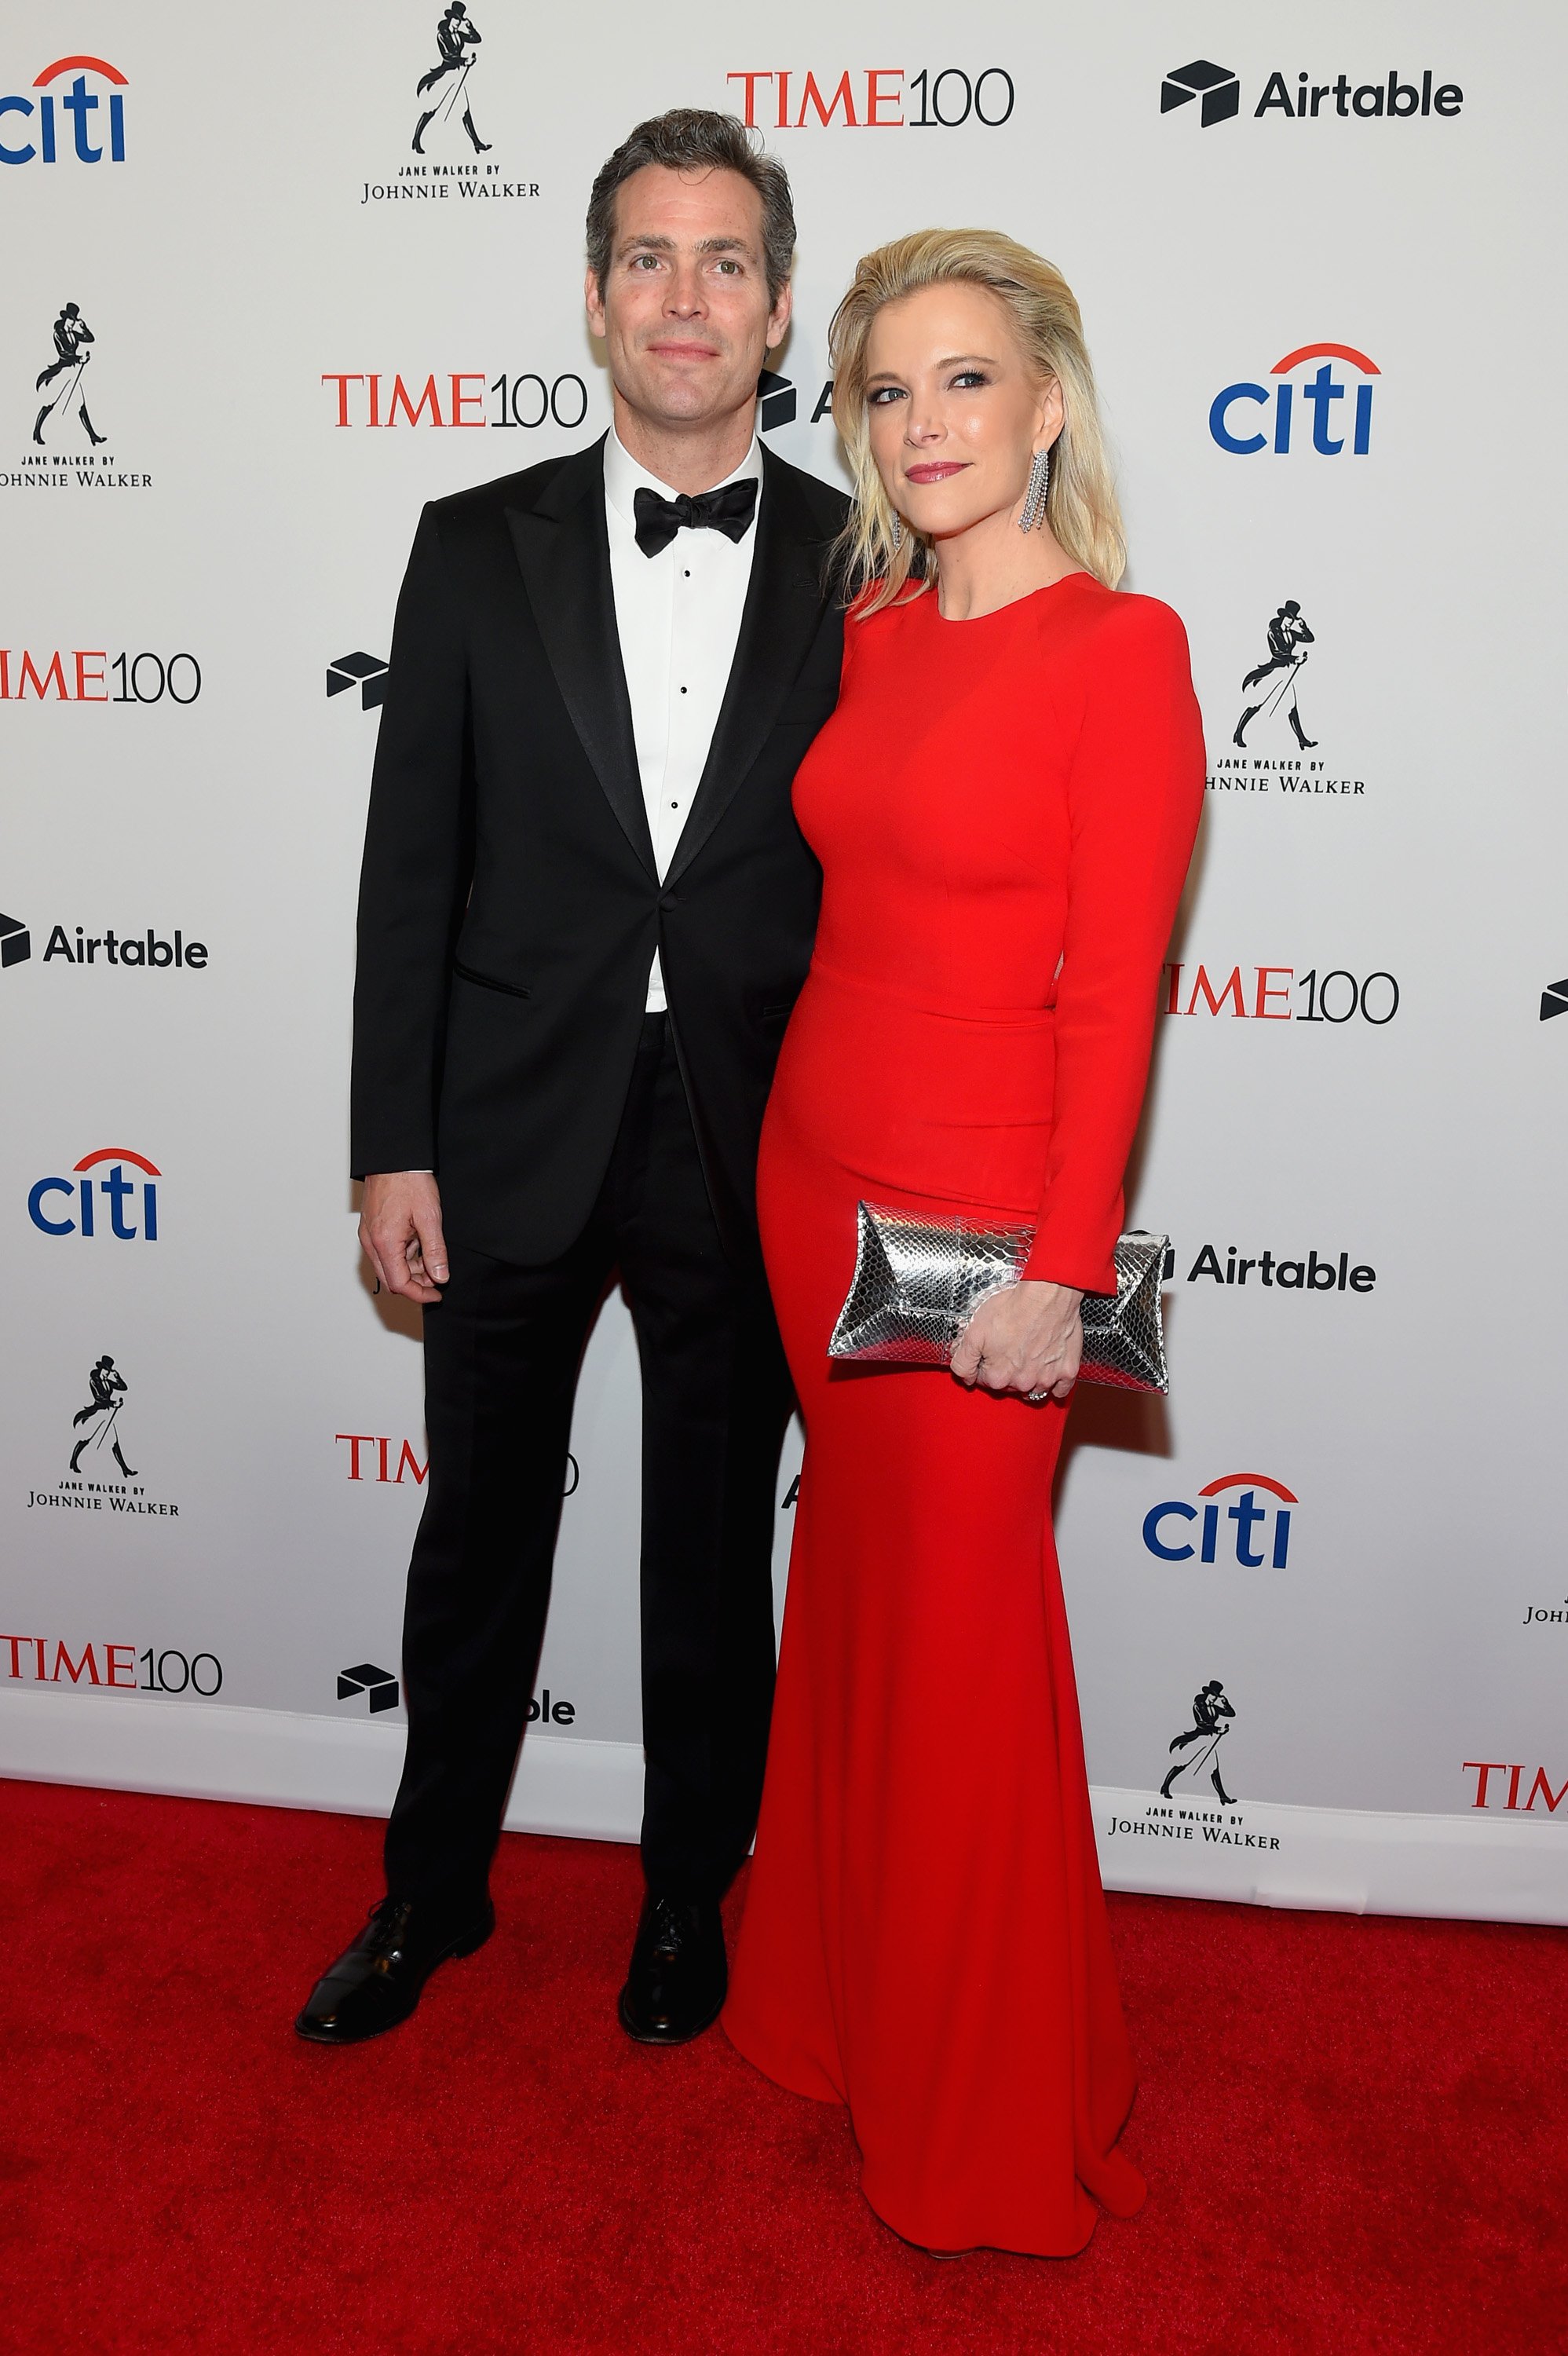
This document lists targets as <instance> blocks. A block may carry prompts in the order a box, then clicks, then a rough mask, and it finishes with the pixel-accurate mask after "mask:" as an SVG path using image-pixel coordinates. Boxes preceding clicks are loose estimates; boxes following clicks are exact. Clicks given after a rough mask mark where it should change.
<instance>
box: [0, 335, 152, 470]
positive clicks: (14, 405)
mask: <svg viewBox="0 0 1568 2356" xmlns="http://www.w3.org/2000/svg"><path fill="white" fill-rule="evenodd" d="M30 332H31V333H34V334H36V332H37V330H36V328H35V329H34V330H32V331H30ZM49 339H50V341H51V342H52V344H53V346H54V351H53V355H52V357H51V358H50V359H47V360H45V362H44V365H43V367H42V368H41V369H38V370H37V374H36V376H35V377H34V380H33V384H32V389H31V393H30V395H29V394H28V393H27V392H26V391H24V390H23V388H22V387H20V386H18V387H16V391H15V392H14V394H11V395H8V396H7V406H8V408H11V409H13V410H19V409H21V408H22V405H23V402H25V401H27V400H28V399H29V398H30V400H31V402H32V412H31V424H32V431H31V434H30V436H29V438H28V439H27V442H26V444H24V445H23V447H22V451H21V455H20V456H19V457H18V459H17V460H16V464H15V465H14V466H13V467H12V468H11V469H10V470H8V471H0V488H3V489H6V490H54V491H59V490H71V489H80V490H88V491H92V490H96V491H127V490H133V491H143V490H148V489H150V488H151V487H152V481H153V478H152V477H151V475H149V474H146V473H144V472H137V473H134V474H130V473H127V472H126V471H125V470H124V468H123V465H122V463H121V462H120V460H119V457H118V454H117V453H116V452H115V451H113V450H112V449H111V448H110V447H109V446H108V444H109V433H108V430H107V412H103V411H101V410H100V402H99V393H98V390H97V371H96V369H93V370H92V371H91V373H92V403H93V406H92V409H91V410H90V409H89V407H88V391H89V382H88V380H89V372H90V369H91V363H92V361H93V360H94V359H95V357H96V354H97V350H98V337H97V336H96V335H95V334H94V332H93V330H92V328H91V327H89V325H88V323H87V320H86V318H85V316H83V313H82V308H81V305H80V303H65V304H62V305H61V306H60V309H59V313H58V314H57V316H55V318H54V319H53V320H52V321H51V322H50V326H49ZM35 348H36V346H35ZM18 422H19V421H18ZM101 428H102V429H103V430H100V429H101Z"/></svg>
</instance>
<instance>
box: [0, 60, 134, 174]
mask: <svg viewBox="0 0 1568 2356" xmlns="http://www.w3.org/2000/svg"><path fill="white" fill-rule="evenodd" d="M89 74H91V76H92V78H93V80H95V81H106V82H108V83H109V85H110V90H109V105H108V117H109V120H108V134H109V160H110V162H111V163H112V164H123V162H124V161H125V99H124V91H125V76H124V75H123V73H122V72H121V70H120V69H119V67H118V66H112V65H111V64H110V62H109V60H108V59H107V58H89V57H71V58H57V59H55V61H54V63H53V65H52V66H46V67H45V68H44V70H43V71H42V73H41V74H36V75H35V76H34V78H33V88H34V90H35V91H37V92H38V93H39V95H38V96H37V98H36V99H34V98H29V97H27V96H25V95H24V94H22V93H21V92H18V91H13V92H12V94H11V95H10V96H9V97H6V98H0V117H4V116H5V115H10V114H16V115H20V116H21V117H22V122H21V123H17V124H16V125H15V126H13V125H11V124H9V123H6V124H5V126H4V128H5V131H7V132H10V133H11V134H12V135H13V136H16V135H17V134H21V135H22V136H24V137H25V138H26V140H27V145H25V146H21V147H13V146H11V145H9V144H8V143H7V141H6V140H5V138H4V137H3V136H0V164H31V163H33V162H35V161H37V162H41V163H45V164H53V163H55V162H56V161H57V160H58V158H59V124H58V123H57V122H56V119H55V108H56V106H57V104H58V105H59V107H60V108H61V109H62V110H63V112H65V113H66V114H68V115H69V117H70V128H71V142H72V147H73V149H74V152H75V155H76V159H77V162H78V163H79V164H101V163H102V161H103V149H102V147H101V145H100V146H94V145H93V139H94V137H95V135H96V137H98V138H99V139H100V140H101V138H102V136H103V132H104V125H103V123H101V122H100V123H95V122H94V121H93V120H92V117H93V116H94V115H95V114H97V113H98V112H99V110H100V107H101V103H102V102H101V100H100V98H99V95H98V92H97V91H95V90H89V88H88V86H87V78H88V76H89ZM67 75H69V77H70V80H69V86H68V87H67V88H66V89H65V90H62V91H57V90H55V89H54V88H53V87H52V85H53V84H54V83H56V82H58V81H60V80H63V79H64V78H65V77H66V76H67Z"/></svg>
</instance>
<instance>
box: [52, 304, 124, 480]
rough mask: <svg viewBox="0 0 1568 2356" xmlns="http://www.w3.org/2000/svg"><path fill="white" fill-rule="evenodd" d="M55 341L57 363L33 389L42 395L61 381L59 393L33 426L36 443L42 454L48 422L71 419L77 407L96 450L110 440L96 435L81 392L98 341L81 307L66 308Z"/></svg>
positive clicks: (55, 330)
mask: <svg viewBox="0 0 1568 2356" xmlns="http://www.w3.org/2000/svg"><path fill="white" fill-rule="evenodd" d="M54 338H55V356H54V359H52V360H51V361H50V363H49V365H48V368H47V369H44V370H43V371H42V373H41V374H40V375H39V377H38V380H37V383H36V385H35V386H34V388H33V389H34V391H36V392H42V391H44V390H45V388H46V387H47V386H48V385H51V384H54V383H56V382H57V381H58V383H59V391H57V392H51V393H50V394H49V396H48V400H47V401H46V402H44V405H43V407H42V408H41V409H40V410H39V412H38V413H37V418H36V420H35V421H34V424H33V440H34V441H35V442H36V443H37V445H38V447H39V449H40V450H41V449H42V448H43V446H44V427H45V425H46V424H47V423H48V420H49V419H50V418H51V417H53V416H54V415H55V414H56V413H57V412H59V413H62V414H65V415H69V412H70V410H71V406H72V404H73V403H74V404H75V407H76V413H77V415H78V416H79V417H80V420H81V423H82V424H83V425H84V426H85V427H86V428H87V438H88V440H89V441H90V442H91V444H92V445H93V447H94V448H95V449H96V448H97V446H98V444H100V443H101V442H105V441H107V440H108V438H109V437H108V435H107V434H98V433H95V432H94V431H93V424H92V420H91V417H89V415H88V413H87V396H86V394H85V393H84V392H83V391H82V390H81V380H82V374H83V371H84V370H85V369H86V367H87V364H88V361H89V360H90V359H91V358H92V354H91V352H90V351H89V349H88V346H89V345H90V344H91V343H93V342H95V341H96V340H97V339H96V337H94V335H93V332H92V329H91V327H89V326H88V324H87V321H86V320H85V319H84V318H83V317H82V316H81V311H80V305H77V304H75V303H68V304H67V305H66V306H65V308H64V310H62V311H61V313H60V315H59V318H58V319H57V320H56V321H55V324H54Z"/></svg>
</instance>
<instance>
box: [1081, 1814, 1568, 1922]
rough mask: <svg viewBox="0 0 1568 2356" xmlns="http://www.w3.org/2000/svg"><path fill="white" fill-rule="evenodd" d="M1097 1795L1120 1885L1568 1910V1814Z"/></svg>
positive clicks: (1250, 1898)
mask: <svg viewBox="0 0 1568 2356" xmlns="http://www.w3.org/2000/svg"><path fill="white" fill-rule="evenodd" d="M1091 1796H1092V1798H1093V1806H1094V1837H1095V1840H1096V1843H1097V1845H1098V1847H1099V1851H1100V1872H1101V1876H1102V1878H1103V1879H1104V1884H1105V1887H1106V1889H1107V1890H1147V1891H1149V1892H1151V1893H1153V1894H1155V1895H1157V1896H1170V1897H1178V1898H1229V1899H1239V1900H1242V1901H1244V1902H1246V1903H1248V1904H1252V1905H1256V1906H1305V1907H1321V1908H1322V1909H1324V1910H1325V1911H1326V1912H1335V1913H1349V1914H1425V1915H1438V1916H1451V1917H1456V1918H1458V1919H1461V1920H1468V1921H1476V1922H1568V1826H1564V1825H1561V1824H1558V1825H1554V1824H1552V1822H1551V1821H1550V1819H1548V1820H1546V1821H1545V1822H1538V1821H1537V1819H1536V1818H1535V1817H1534V1816H1525V1815H1503V1814H1501V1813H1497V1814H1493V1813H1489V1812H1488V1813H1487V1814H1484V1815H1482V1814H1474V1813H1473V1814H1471V1815H1463V1816H1425V1815H1422V1816H1417V1815H1392V1814H1381V1813H1379V1812H1378V1811H1376V1810H1374V1809H1371V1808H1298V1807H1291V1806H1288V1805H1286V1804H1284V1803H1283V1802H1278V1801H1268V1802H1264V1801H1253V1800H1247V1801H1243V1803H1242V1804H1240V1805H1239V1806H1237V1807H1233V1808H1223V1807H1221V1805H1220V1804H1219V1803H1218V1802H1217V1801H1214V1800H1210V1801H1208V1802H1204V1801H1201V1800H1180V1801H1171V1802H1167V1801H1162V1800H1161V1799H1160V1798H1159V1796H1158V1794H1157V1793H1154V1792H1118V1791H1113V1790H1111V1789H1110V1788H1109V1787H1106V1786H1100V1785H1096V1786H1095V1788H1094V1790H1093V1794H1092V1795H1091ZM1127 1826H1141V1827H1145V1829H1142V1830H1136V1831H1129V1830H1127V1829H1126V1827H1127ZM1113 1827H1114V1828H1115V1829H1113Z"/></svg>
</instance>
